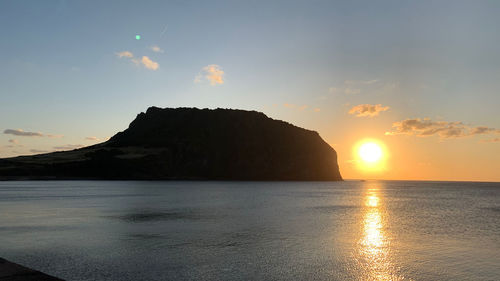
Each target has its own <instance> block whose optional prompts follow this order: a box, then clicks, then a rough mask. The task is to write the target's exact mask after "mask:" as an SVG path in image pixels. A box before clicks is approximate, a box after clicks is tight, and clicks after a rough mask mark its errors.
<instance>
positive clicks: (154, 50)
mask: <svg viewBox="0 0 500 281" xmlns="http://www.w3.org/2000/svg"><path fill="white" fill-rule="evenodd" d="M150 49H151V50H152V51H153V52H155V53H163V50H162V49H161V48H160V47H159V46H158V45H153V46H151V47H150Z"/></svg>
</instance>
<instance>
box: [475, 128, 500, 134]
mask: <svg viewBox="0 0 500 281" xmlns="http://www.w3.org/2000/svg"><path fill="white" fill-rule="evenodd" d="M498 132H500V130H497V129H495V128H488V127H484V126H479V127H475V128H472V130H471V134H473V135H482V134H493V133H498Z"/></svg>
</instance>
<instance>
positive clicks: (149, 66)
mask: <svg viewBox="0 0 500 281" xmlns="http://www.w3.org/2000/svg"><path fill="white" fill-rule="evenodd" d="M141 63H142V65H143V66H144V67H145V68H147V69H151V70H157V69H158V68H159V67H160V65H159V64H158V63H157V62H154V61H152V60H151V59H150V58H149V57H147V56H143V57H142V59H141Z"/></svg>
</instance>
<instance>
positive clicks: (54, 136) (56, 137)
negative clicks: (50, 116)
mask: <svg viewBox="0 0 500 281" xmlns="http://www.w3.org/2000/svg"><path fill="white" fill-rule="evenodd" d="M45 136H46V137H48V138H53V139H60V138H63V137H64V135H45Z"/></svg>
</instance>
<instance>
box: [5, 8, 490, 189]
mask: <svg viewBox="0 0 500 281" xmlns="http://www.w3.org/2000/svg"><path fill="white" fill-rule="evenodd" d="M499 13H500V3H498V2H497V1H2V2H0V34H1V39H0V50H1V52H0V61H1V62H2V67H1V68H0V120H1V121H0V125H1V126H0V127H1V128H0V129H1V130H2V131H4V130H6V129H22V130H24V131H27V132H42V133H43V134H54V135H63V136H64V137H55V138H47V137H25V136H17V135H11V134H3V135H1V136H0V142H1V143H0V157H7V156H14V155H20V154H32V153H33V152H30V151H53V150H54V147H62V146H66V145H74V146H77V145H89V144H93V143H95V142H93V141H91V140H87V139H86V138H87V137H90V136H95V137H97V138H99V139H100V140H102V139H105V138H107V137H110V136H112V135H113V134H115V133H116V132H117V131H119V130H123V129H125V128H126V127H127V126H128V124H129V123H130V122H131V121H132V120H133V118H134V117H135V116H136V114H138V113H139V112H141V111H145V110H146V108H147V107H149V106H153V105H154V106H159V107H177V106H196V107H209V108H216V107H224V108H241V109H255V110H259V111H263V112H265V113H266V114H267V115H268V116H271V117H273V118H277V119H283V120H286V121H289V122H292V123H294V124H297V125H299V126H302V127H306V128H310V129H314V130H318V131H319V132H320V134H321V135H322V136H323V137H324V138H325V140H327V141H328V142H329V143H330V144H332V146H334V147H335V148H336V149H337V150H338V151H339V154H340V157H341V158H343V160H345V161H349V160H351V159H350V155H346V154H349V153H348V151H349V149H350V147H351V146H352V142H353V141H354V140H353V141H350V140H349V141H348V140H346V139H347V137H346V136H350V135H353V137H352V138H353V139H355V138H361V137H363V136H362V135H363V134H364V135H366V136H368V137H377V138H385V135H384V133H385V132H386V131H390V130H391V128H392V125H393V124H394V123H395V122H398V121H402V120H406V119H409V118H414V119H415V118H420V119H423V118H431V120H435V121H439V120H441V121H446V122H462V123H463V124H465V125H466V126H468V127H470V128H474V127H477V126H485V127H488V128H491V129H495V128H500V114H498V106H499V105H500V94H499V90H500V89H499V88H500V87H499V85H498V80H499V78H500V68H499V66H500V53H499V52H498V46H500V33H498V27H499V26H500V17H498V14H499ZM136 34H140V35H141V40H136V39H135V35H136ZM152 46H157V47H159V48H160V49H161V50H162V51H163V52H155V51H153V50H152V49H151V47H152ZM124 51H128V52H130V53H132V54H133V58H127V57H122V58H119V57H118V56H117V54H118V53H120V52H124ZM143 57H147V58H148V59H149V60H151V61H152V62H155V63H157V64H158V65H159V67H158V68H157V69H156V70H153V69H148V68H147V67H145V65H144V64H142V63H141V59H143ZM134 61H135V62H134ZM210 65H216V66H217V70H220V71H223V74H221V77H220V78H221V79H222V81H223V83H219V84H215V85H212V84H211V83H210V80H209V79H206V77H205V76H206V74H207V72H206V70H204V68H206V67H207V66H210ZM220 73H222V72H220ZM220 73H219V74H220ZM199 75H201V76H199ZM196 77H201V79H199V80H200V81H198V82H197V83H196V82H195V80H196ZM359 104H370V105H376V104H381V105H382V106H388V107H389V108H390V109H389V110H387V111H384V112H380V114H377V116H372V117H374V118H371V117H368V118H362V117H359V118H358V117H356V116H354V115H353V114H349V113H348V112H349V110H350V108H352V107H353V106H356V105H359ZM436 126H441V125H436ZM352 130H355V131H356V134H354V133H352ZM360 132H361V133H360ZM491 132H494V131H491ZM405 134H406V135H410V136H404V137H402V136H392V137H391V140H390V142H393V141H394V139H396V138H401V139H402V141H401V143H400V144H397V146H404V145H409V144H408V143H405V144H403V143H404V142H405V141H411V142H414V141H417V142H419V143H417V144H416V145H417V146H419V147H420V148H419V149H422V150H424V149H426V148H428V149H430V150H440V149H439V148H438V147H439V145H440V144H441V143H442V142H443V141H446V143H448V144H450V143H452V142H453V143H455V144H456V143H460V145H461V146H459V147H462V148H461V150H466V151H468V150H467V149H469V150H470V151H469V153H470V155H473V154H474V153H475V152H477V151H483V150H484V151H485V152H484V153H485V155H487V154H490V155H491V151H492V150H493V151H495V152H497V151H499V150H498V146H499V144H500V142H496V141H493V140H494V139H496V138H498V137H499V136H498V135H497V134H496V133H491V134H490V133H489V134H478V135H471V136H469V135H467V137H464V138H462V137H459V138H458V139H453V140H448V139H446V140H443V137H442V135H441V136H440V135H438V133H436V134H435V135H434V136H431V138H419V137H415V133H409V132H405ZM354 135H355V136H354ZM11 139H15V141H17V146H16V145H13V142H9V140H11ZM489 140H492V141H491V142H488V143H480V142H481V141H489ZM21 145H22V146H21ZM429 147H430V148H429ZM488 151H489V153H487V152H488ZM341 153H343V154H341ZM450 153H451V152H450ZM443 157H445V158H446V157H447V156H446V155H444V156H443ZM481 157H482V158H481V159H482V160H481V161H486V162H484V163H485V165H486V164H487V163H490V162H493V161H494V160H499V159H498V158H497V159H493V158H494V157H493V156H490V157H489V158H488V157H487V156H484V157H483V156H481ZM421 160H422V159H416V160H415V163H420V162H419V161H421ZM478 161H479V160H478ZM481 163H482V162H481ZM341 165H342V164H341ZM443 165H444V164H443ZM498 168H500V167H498ZM348 174H349V173H348ZM350 175H352V176H353V177H355V176H356V173H355V172H352V173H350ZM390 177H395V178H397V176H396V175H392V176H390ZM429 177H431V178H434V177H433V176H430V175H429ZM492 177H493V178H495V176H494V174H493V172H491V175H490V174H485V175H481V176H477V177H476V176H473V177H472V178H479V179H483V178H484V179H489V178H492ZM495 179H496V178H495Z"/></svg>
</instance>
